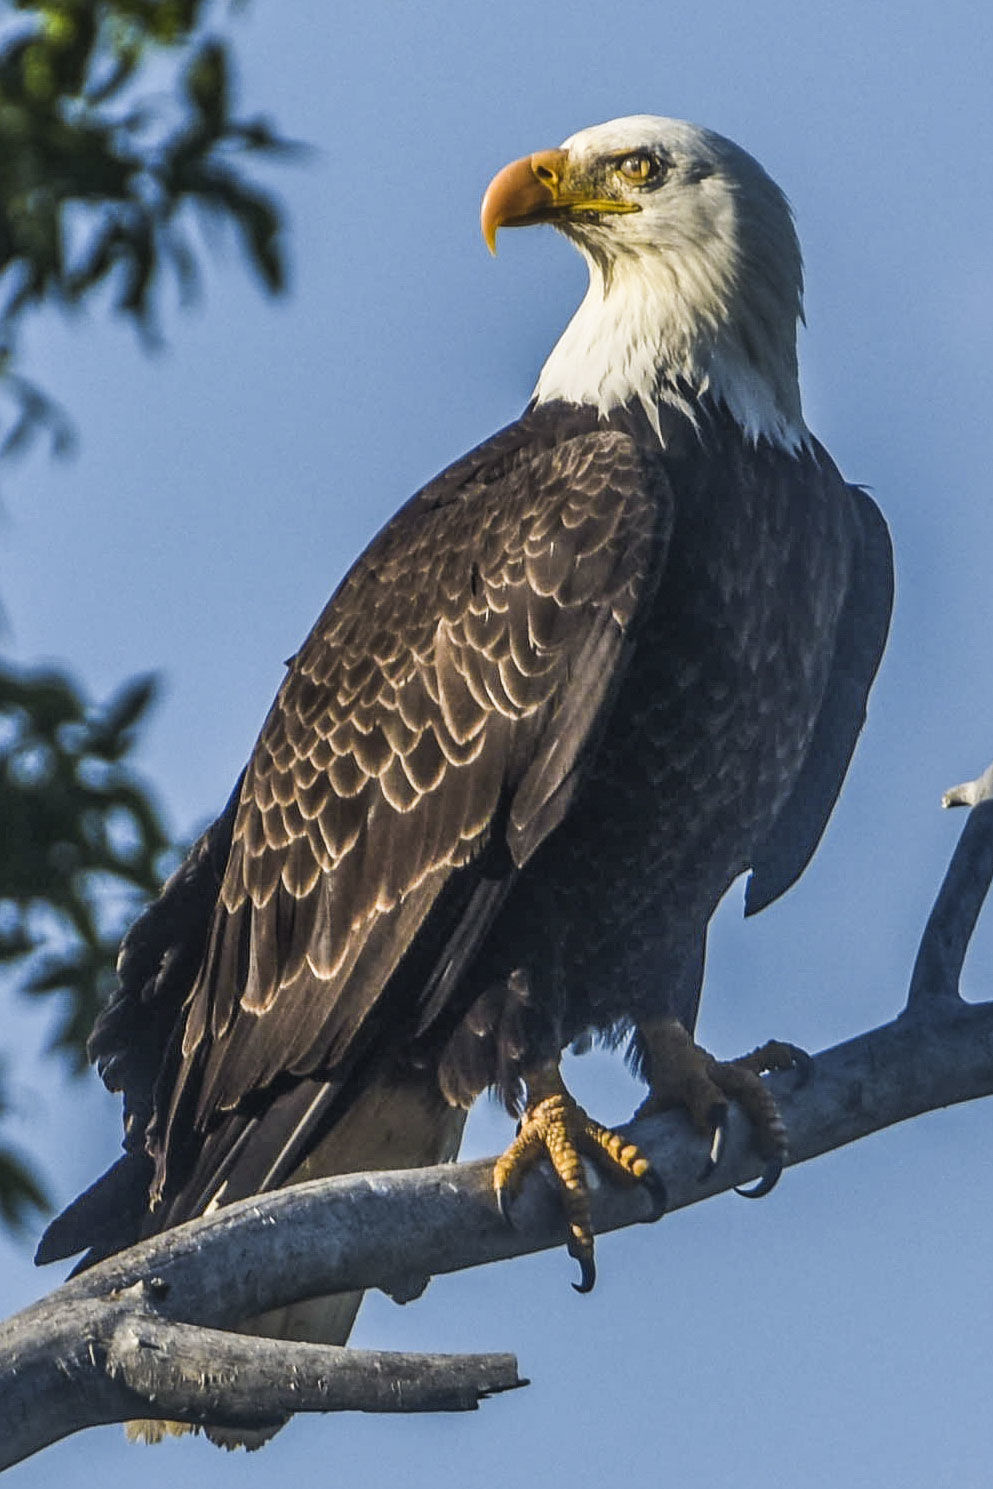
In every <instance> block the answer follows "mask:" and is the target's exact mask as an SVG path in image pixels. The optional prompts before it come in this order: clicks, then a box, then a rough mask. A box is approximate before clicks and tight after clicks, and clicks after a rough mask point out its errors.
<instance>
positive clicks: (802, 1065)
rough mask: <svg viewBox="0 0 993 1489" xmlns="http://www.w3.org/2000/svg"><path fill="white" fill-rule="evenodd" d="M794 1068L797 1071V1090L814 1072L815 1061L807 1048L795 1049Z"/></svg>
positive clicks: (795, 1087)
mask: <svg viewBox="0 0 993 1489" xmlns="http://www.w3.org/2000/svg"><path fill="white" fill-rule="evenodd" d="M793 1069H794V1070H795V1071H796V1084H795V1086H794V1088H793V1089H794V1090H795V1091H799V1090H801V1089H802V1088H803V1087H804V1086H805V1085H806V1084H807V1082H808V1081H809V1080H810V1077H811V1076H812V1075H813V1073H814V1062H813V1059H812V1058H811V1056H810V1055H808V1054H807V1051H806V1050H800V1049H794V1051H793Z"/></svg>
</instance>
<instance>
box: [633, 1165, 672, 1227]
mask: <svg viewBox="0 0 993 1489" xmlns="http://www.w3.org/2000/svg"><path fill="white" fill-rule="evenodd" d="M639 1183H641V1184H643V1185H644V1186H645V1189H646V1190H647V1191H648V1195H649V1198H650V1199H651V1201H652V1213H651V1215H649V1217H648V1219H649V1221H655V1220H661V1219H662V1216H663V1215H664V1214H665V1212H666V1210H667V1209H668V1208H669V1195H668V1193H667V1191H666V1187H665V1185H664V1184H663V1182H662V1179H661V1178H660V1176H659V1174H658V1173H657V1172H656V1171H655V1169H653V1168H647V1169H646V1170H645V1172H644V1173H643V1174H642V1176H641V1179H640V1180H639Z"/></svg>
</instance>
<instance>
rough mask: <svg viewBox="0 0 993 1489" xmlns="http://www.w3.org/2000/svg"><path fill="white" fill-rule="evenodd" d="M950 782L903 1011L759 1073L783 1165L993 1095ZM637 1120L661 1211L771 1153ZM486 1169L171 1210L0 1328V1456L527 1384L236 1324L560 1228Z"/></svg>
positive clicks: (447, 1170)
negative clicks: (974, 986)
mask: <svg viewBox="0 0 993 1489" xmlns="http://www.w3.org/2000/svg"><path fill="white" fill-rule="evenodd" d="M987 774H988V775H990V779H991V782H993V774H991V773H990V772H987ZM973 785H975V783H973ZM967 789H969V788H956V790H957V791H958V792H960V793H961V792H965V791H966V790H967ZM949 796H954V797H955V799H956V800H958V799H961V800H963V801H976V802H979V804H978V805H976V806H975V807H974V810H973V811H972V812H971V813H970V816H969V819H968V821H967V823H966V826H965V830H964V832H963V834H962V837H961V839H960V842H959V845H958V847H957V849H956V852H955V855H954V857H953V859H952V863H951V865H950V867H949V870H948V874H947V875H946V879H945V883H944V885H943V886H942V889H941V892H940V893H939V896H938V899H937V901H936V904H935V908H934V910H933V912H932V914H931V917H930V919H929V921H928V925H927V928H926V930H925V933H924V936H923V939H922V942H921V949H920V951H919V953H918V957H917V964H916V966H915V970H914V974H913V979H912V984H911V993H910V998H909V1000H908V1003H907V1007H906V1008H905V1010H904V1012H903V1013H902V1014H901V1015H900V1016H899V1017H898V1018H897V1019H895V1020H894V1021H893V1022H892V1023H889V1024H885V1025H883V1026H882V1027H881V1028H878V1029H874V1030H872V1031H871V1032H869V1033H867V1034H863V1035H860V1036H859V1037H858V1038H856V1039H852V1040H850V1041H848V1042H847V1043H846V1044H841V1045H837V1046H835V1047H834V1048H833V1049H830V1050H825V1051H824V1052H823V1053H821V1054H820V1055H818V1056H817V1057H816V1059H815V1060H814V1061H813V1067H812V1071H811V1074H810V1077H809V1079H807V1080H806V1081H805V1082H804V1084H803V1085H798V1084H797V1081H796V1078H795V1077H794V1076H791V1075H774V1076H771V1077H769V1083H770V1086H771V1088H772V1090H773V1091H774V1093H775V1095H776V1098H777V1100H778V1101H779V1103H780V1106H781V1110H782V1113H783V1116H784V1119H785V1121H786V1124H787V1128H788V1131H789V1134H790V1144H791V1158H790V1162H791V1163H804V1162H806V1161H807V1160H808V1159H811V1158H814V1157H816V1156H817V1155H818V1154H820V1153H824V1152H827V1151H828V1150H830V1149H832V1148H839V1147H843V1146H844V1145H845V1144H847V1143H851V1142H854V1141H856V1140H857V1139H858V1138H861V1137H865V1136H867V1135H868V1134H869V1133H871V1132H877V1131H879V1130H880V1129H881V1128H883V1127H888V1126H891V1125H892V1124H893V1123H896V1122H903V1121H906V1120H907V1119H908V1118H910V1117H915V1116H918V1115H919V1114H921V1113H922V1112H926V1111H932V1110H934V1109H936V1108H939V1107H943V1106H951V1105H953V1104H955V1103H957V1102H962V1101H971V1100H974V1099H975V1098H976V1097H980V1096H988V1095H990V1094H993V1003H984V1004H975V1005H969V1004H966V1003H964V1002H963V1001H962V999H961V998H960V996H959V993H958V982H959V976H960V973H961V967H962V961H963V958H964V956H965V951H966V947H967V945H968V941H969V937H970V936H971V934H972V930H973V928H974V925H975V922H976V917H977V916H978V913H979V909H980V907H981V904H982V901H983V898H984V896H985V894H986V892H987V889H988V888H989V884H990V881H991V878H993V801H986V802H985V804H984V803H983V800H982V798H981V796H980V795H979V794H978V792H977V794H975V795H973V796H972V797H967V796H965V795H962V796H961V798H959V797H958V796H955V793H949ZM946 799H947V798H946ZM627 1131H628V1132H629V1133H630V1134H631V1136H632V1137H633V1138H635V1139H636V1141H637V1142H638V1144H639V1145H640V1146H641V1148H642V1149H643V1150H644V1152H645V1153H646V1154H647V1156H648V1157H649V1158H650V1159H651V1161H652V1163H653V1165H654V1166H655V1168H656V1170H657V1172H658V1173H660V1174H662V1175H664V1176H665V1183H666V1189H667V1191H668V1201H669V1203H668V1208H669V1209H670V1210H675V1209H680V1208H682V1207H683V1206H685V1205H691V1204H696V1203H698V1202H699V1201H700V1200H703V1199H707V1198H709V1197H710V1196H711V1195H713V1194H717V1193H720V1192H721V1191H723V1190H726V1189H729V1188H730V1187H731V1186H732V1185H741V1184H743V1183H745V1182H747V1181H748V1180H750V1179H752V1178H754V1177H755V1176H756V1175H757V1174H758V1172H759V1170H760V1168H761V1160H760V1159H759V1158H758V1157H757V1156H756V1155H755V1153H754V1152H753V1151H752V1149H751V1147H750V1143H749V1131H748V1126H747V1123H746V1122H745V1120H744V1119H743V1118H742V1117H741V1115H740V1113H738V1112H732V1114H731V1118H730V1122H729V1128H728V1141H727V1145H726V1148H725V1151H724V1155H723V1157H722V1159H721V1163H720V1166H719V1168H718V1169H717V1170H716V1171H715V1172H714V1173H712V1174H710V1175H709V1176H708V1177H706V1178H702V1177H701V1175H702V1173H703V1168H704V1161H705V1157H706V1154H705V1152H704V1148H705V1144H704V1143H703V1141H702V1139H700V1138H698V1137H696V1136H695V1135H693V1134H692V1133H691V1132H690V1131H689V1129H688V1127H687V1123H686V1120H685V1118H684V1117H683V1116H681V1115H679V1114H675V1113H674V1114H670V1115H668V1116H664V1117H659V1116H653V1117H649V1118H646V1119H644V1120H641V1121H639V1122H636V1123H632V1124H631V1126H630V1127H629V1128H628V1129H627ZM491 1172H492V1160H488V1159H487V1160H482V1161H480V1162H476V1163H466V1164H458V1165H442V1166H440V1167H437V1168H429V1169H414V1170H404V1171H400V1172H397V1173H373V1174H353V1175H348V1176H345V1177H343V1178H337V1179H321V1180H315V1181H314V1182H312V1183H308V1184H300V1185H295V1186H293V1187H292V1188H289V1189H283V1190H279V1191H277V1192H275V1193H273V1194H267V1195H264V1196H258V1197H255V1198H252V1199H248V1200H243V1201H240V1202H239V1203H236V1204H232V1205H230V1206H227V1207H225V1208H223V1209H221V1210H218V1211H215V1212H214V1213H213V1214H211V1215H207V1216H203V1217H201V1218H200V1219H198V1220H194V1221H191V1222H189V1223H188V1224H186V1225H182V1226H178V1227H177V1228H176V1229H174V1230H171V1231H167V1232H166V1233H165V1234H164V1235H161V1236H156V1237H154V1238H153V1239H151V1240H149V1241H145V1242H143V1243H142V1244H141V1245H139V1246H135V1247H133V1248H132V1249H131V1250H129V1251H126V1252H122V1253H121V1254H120V1255H118V1256H115V1257H111V1258H110V1259H109V1260H107V1261H105V1262H102V1263H101V1264H100V1265H99V1266H97V1267H93V1268H92V1269H90V1270H89V1271H87V1272H85V1273H83V1274H82V1275H81V1276H79V1277H77V1278H73V1279H71V1280H70V1281H69V1282H67V1283H65V1284H64V1285H63V1286H62V1287H60V1288H58V1289H56V1291H55V1292H53V1293H51V1294H49V1295H48V1297H46V1298H44V1299H42V1300H41V1301H40V1302H38V1303H36V1304H34V1305H33V1306H32V1307H30V1308H27V1309H25V1310H24V1311H23V1312H22V1313H20V1314H18V1315H17V1316H16V1317H15V1318H13V1319H11V1320H10V1321H9V1322H8V1323H7V1324H6V1325H5V1327H4V1330H3V1332H2V1333H0V1421H2V1423H3V1429H4V1430H3V1437H2V1442H0V1468H3V1467H8V1466H10V1465H11V1464H14V1463H18V1462H20V1461H21V1460H22V1459H23V1458H26V1457H28V1456H29V1455H30V1454H31V1453H34V1452H37V1451H38V1450H39V1449H40V1448H42V1447H44V1446H46V1445H47V1444H48V1443H51V1442H55V1441H57V1440H58V1439H60V1438H62V1437H66V1436H68V1435H69V1434H70V1433H73V1432H76V1431H79V1430H80V1429H81V1428H83V1427H89V1426H96V1425H99V1424H103V1423H108V1422H120V1421H126V1420H129V1419H131V1418H134V1417H146V1418H153V1419H159V1420H166V1419H172V1420H178V1421H184V1422H189V1423H193V1424H197V1423H204V1422H213V1423H216V1424H218V1425H224V1426H235V1427H245V1426H251V1427H260V1426H265V1425H268V1424H270V1423H271V1422H272V1421H273V1419H274V1418H281V1417H283V1416H286V1415H289V1414H292V1413H293V1412H296V1411H344V1410H366V1411H453V1410H454V1411H458V1410H467V1409H472V1408H474V1407H475V1406H476V1405H477V1404H478V1402H479V1400H480V1399H481V1398H483V1397H485V1396H488V1395H490V1394H492V1393H494V1392H497V1391H503V1390H507V1389H510V1388H512V1387H514V1386H516V1385H521V1384H524V1382H522V1381H521V1380H519V1378H518V1375H517V1366H516V1361H515V1360H514V1359H513V1357H512V1356H509V1355H465V1356H438V1355H410V1354H390V1353H385V1352H379V1351H364V1350H353V1349H342V1348H336V1347H332V1346H324V1345H312V1344H289V1343H286V1342H284V1341H273V1340H267V1339H260V1338H256V1337H254V1336H248V1335H244V1334H239V1333H237V1332H232V1331H235V1330H237V1328H238V1326H239V1323H240V1321H241V1320H243V1319H245V1318H249V1317H251V1316H253V1315H254V1314H258V1313H264V1312H266V1311H268V1310H269V1309H272V1308H278V1307H281V1306H284V1305H285V1304H288V1303H292V1302H296V1301H298V1300H299V1299H301V1298H306V1297H313V1296H318V1295H322V1294H325V1293H334V1292H345V1291H352V1290H355V1289H364V1288H371V1287H378V1288H381V1289H383V1290H384V1291H386V1292H388V1293H390V1294H391V1295H393V1296H395V1297H411V1296H415V1295H416V1293H417V1292H418V1291H419V1290H420V1288H421V1286H423V1283H424V1281H425V1280H426V1279H427V1278H428V1277H430V1276H434V1275H437V1274H439V1273H443V1272H452V1271H458V1270H461V1269H462V1268H465V1267H472V1266H479V1265H481V1264H482V1263H485V1262H492V1261H499V1260H502V1259H506V1258H509V1257H513V1256H520V1255H522V1254H524V1253H526V1252H531V1251H538V1250H542V1249H544V1248H547V1247H552V1246H559V1245H561V1244H562V1243H563V1242H564V1240H565V1227H564V1224H563V1220H562V1215H561V1211H560V1208H559V1204H558V1200H557V1196H556V1193H555V1190H554V1187H553V1184H552V1182H551V1179H550V1177H548V1176H547V1175H546V1176H545V1177H544V1179H543V1180H538V1179H535V1180H532V1181H529V1183H528V1184H527V1185H526V1186H525V1190H524V1192H523V1194H522V1195H521V1197H520V1199H519V1200H518V1201H517V1202H516V1204H515V1206H514V1214H513V1221H514V1223H513V1225H512V1226H511V1225H507V1224H506V1223H505V1222H504V1221H503V1220H502V1219H501V1216H500V1214H499V1211H498V1210H497V1207H496V1204H495V1202H494V1199H493V1194H492V1187H491ZM590 1177H591V1182H592V1184H593V1185H594V1194H593V1219H594V1226H595V1229H596V1230H597V1231H599V1232H603V1231H608V1230H615V1229H618V1228H619V1227H621V1226H626V1225H632V1224H635V1223H637V1222H640V1221H646V1220H652V1219H654V1218H656V1216H655V1214H654V1213H653V1207H652V1199H651V1196H650V1195H649V1194H648V1193H647V1192H646V1191H645V1189H644V1188H643V1187H641V1186H632V1187H631V1188H617V1187H614V1186H613V1185H609V1184H604V1183H600V1182H599V1181H598V1179H597V1177H596V1175H595V1174H593V1173H591V1176H590Z"/></svg>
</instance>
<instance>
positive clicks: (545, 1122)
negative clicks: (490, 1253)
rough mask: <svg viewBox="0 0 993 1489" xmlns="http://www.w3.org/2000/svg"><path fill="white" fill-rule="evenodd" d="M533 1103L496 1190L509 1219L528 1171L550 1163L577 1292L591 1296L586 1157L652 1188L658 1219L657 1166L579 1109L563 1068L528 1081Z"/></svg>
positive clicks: (497, 1175)
mask: <svg viewBox="0 0 993 1489" xmlns="http://www.w3.org/2000/svg"><path fill="white" fill-rule="evenodd" d="M527 1091H528V1103H527V1106H526V1108H525V1111H524V1115H523V1117H522V1119H521V1124H520V1127H519V1129H518V1133H517V1136H516V1137H515V1139H514V1141H513V1142H512V1143H511V1145H510V1147H509V1148H508V1149H507V1151H506V1152H505V1153H504V1154H502V1156H501V1157H500V1158H498V1159H497V1161H496V1163H495V1164H494V1166H493V1188H494V1190H495V1192H496V1198H497V1203H498V1205H499V1206H500V1212H501V1214H502V1215H503V1216H504V1218H505V1219H509V1214H508V1205H509V1201H510V1200H511V1199H512V1198H513V1196H514V1195H515V1194H516V1193H517V1192H518V1190H519V1189H520V1185H521V1180H522V1179H523V1177H524V1175H525V1174H526V1173H527V1171H528V1170H529V1169H531V1168H533V1167H534V1165H535V1164H536V1163H538V1162H539V1160H540V1159H541V1158H543V1157H546V1156H547V1157H548V1159H549V1160H550V1162H551V1164H552V1167H553V1168H554V1170H555V1174H556V1177H557V1178H558V1181H559V1186H560V1188H561V1191H562V1203H563V1207H564V1209H565V1218H566V1222H567V1224H568V1227H569V1241H568V1251H569V1255H570V1256H572V1257H575V1259H576V1260H577V1261H578V1262H579V1267H580V1274H581V1278H580V1281H579V1282H578V1283H573V1287H575V1289H576V1291H577V1292H582V1293H588V1292H589V1291H590V1289H591V1288H592V1287H593V1284H594V1282H595V1281H596V1266H595V1263H594V1260H593V1225H592V1218H591V1214H590V1193H589V1188H588V1186H587V1183H586V1175H585V1174H584V1172H583V1155H585V1156H587V1157H589V1158H594V1159H597V1160H599V1161H600V1162H601V1163H605V1165H606V1169H607V1172H608V1173H609V1174H610V1175H611V1176H612V1177H613V1178H616V1179H621V1180H623V1181H625V1182H636V1181H638V1180H642V1181H646V1182H650V1183H651V1184H652V1187H653V1190H654V1193H655V1197H656V1201H657V1210H658V1214H661V1213H662V1212H663V1210H664V1208H665V1196H664V1190H663V1189H662V1186H661V1183H660V1181H659V1180H658V1179H657V1178H656V1176H655V1174H654V1171H653V1170H652V1166H651V1164H650V1163H649V1161H648V1159H647V1158H646V1157H645V1156H644V1154H643V1153H642V1152H641V1151H640V1150H639V1149H638V1148H637V1147H636V1145H635V1144H634V1143H631V1142H628V1140H627V1139H626V1138H624V1137H622V1136H621V1135H620V1134H619V1133H616V1132H611V1131H610V1129H609V1128H607V1127H601V1126H600V1124H599V1123H598V1122H594V1121H593V1119H592V1118H591V1117H589V1116H588V1115H587V1113H586V1112H584V1111H583V1109H582V1107H581V1106H578V1105H577V1104H576V1102H575V1101H574V1100H573V1098H572V1097H571V1096H570V1095H569V1092H568V1091H567V1090H566V1088H565V1086H564V1084H563V1082H562V1077H561V1075H560V1074H559V1070H558V1066H557V1065H555V1066H551V1067H545V1068H543V1069H542V1070H539V1071H536V1072H534V1073H533V1074H532V1075H531V1076H530V1077H529V1079H528V1080H527Z"/></svg>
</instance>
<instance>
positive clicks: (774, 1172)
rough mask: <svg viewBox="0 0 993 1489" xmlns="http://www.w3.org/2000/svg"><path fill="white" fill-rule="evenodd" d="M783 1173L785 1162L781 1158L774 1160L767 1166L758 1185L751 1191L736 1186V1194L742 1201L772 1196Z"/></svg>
mask: <svg viewBox="0 0 993 1489" xmlns="http://www.w3.org/2000/svg"><path fill="white" fill-rule="evenodd" d="M782 1172H783V1160H782V1159H781V1158H773V1159H772V1160H771V1161H770V1162H769V1163H767V1164H766V1166H765V1169H764V1170H763V1172H762V1177H761V1179H759V1181H758V1183H756V1184H755V1185H754V1186H753V1187H752V1188H751V1189H745V1188H744V1186H741V1187H739V1186H738V1185H737V1184H736V1185H735V1188H734V1192H735V1194H740V1195H741V1197H742V1199H762V1198H763V1197H764V1196H765V1195H767V1194H771V1193H772V1191H773V1190H774V1189H775V1187H776V1185H777V1184H778V1183H779V1176H780V1174H781V1173H782Z"/></svg>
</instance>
